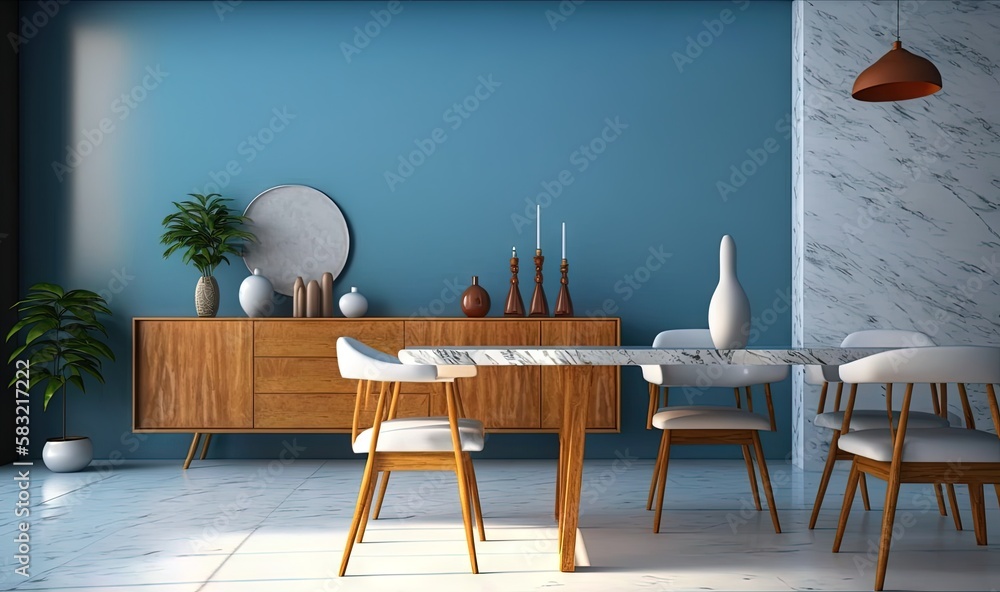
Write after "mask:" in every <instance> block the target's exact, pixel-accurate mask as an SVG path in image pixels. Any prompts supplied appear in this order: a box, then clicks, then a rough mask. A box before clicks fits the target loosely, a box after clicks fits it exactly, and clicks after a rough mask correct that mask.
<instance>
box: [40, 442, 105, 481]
mask: <svg viewBox="0 0 1000 592" xmlns="http://www.w3.org/2000/svg"><path fill="white" fill-rule="evenodd" d="M42 460H43V461H45V466H46V467H47V468H48V469H49V470H50V471H52V472H53V473H75V472H77V471H79V470H82V469H84V468H86V467H87V465H89V464H90V461H92V460H94V445H93V444H92V443H91V441H90V438H85V437H80V436H70V437H69V438H66V439H65V440H63V439H62V438H52V439H50V440H47V441H46V442H45V446H44V447H43V448H42Z"/></svg>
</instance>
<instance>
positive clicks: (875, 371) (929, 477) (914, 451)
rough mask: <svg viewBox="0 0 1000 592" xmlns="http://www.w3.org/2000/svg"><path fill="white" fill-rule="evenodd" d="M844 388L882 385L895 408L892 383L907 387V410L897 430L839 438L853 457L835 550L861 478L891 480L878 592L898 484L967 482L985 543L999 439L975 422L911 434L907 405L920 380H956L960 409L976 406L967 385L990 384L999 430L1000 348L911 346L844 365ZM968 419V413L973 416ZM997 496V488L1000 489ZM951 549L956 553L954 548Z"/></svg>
mask: <svg viewBox="0 0 1000 592" xmlns="http://www.w3.org/2000/svg"><path fill="white" fill-rule="evenodd" d="M840 378H841V380H843V381H844V382H846V383H850V384H852V385H857V384H885V385H886V399H887V401H886V404H887V409H891V408H892V407H891V405H892V385H893V383H906V392H905V394H904V395H903V405H902V408H901V409H900V412H899V421H898V424H897V426H896V427H892V426H891V425H890V426H887V427H883V428H877V429H870V430H859V431H855V432H850V433H848V434H844V435H842V436H841V437H840V442H839V446H840V449H841V450H844V451H846V452H849V453H851V454H852V455H854V461H853V462H852V463H851V473H850V475H849V477H848V483H847V489H846V491H845V493H844V506H843V508H842V509H841V512H840V522H839V524H838V525H837V535H836V538H835V539H834V543H833V552H834V553H837V552H839V551H840V545H841V542H842V540H843V537H844V528H845V527H846V525H847V519H848V516H849V515H850V511H851V504H852V503H853V501H854V491H855V489H857V485H858V480H859V479H860V476H861V475H862V474H868V475H871V476H873V477H878V478H879V479H884V480H886V481H887V482H888V488H887V490H886V495H885V506H884V509H883V510H882V512H883V514H882V534H881V539H880V544H879V554H878V562H877V564H876V572H875V590H882V587H883V584H884V583H885V571H886V566H887V564H888V561H889V547H890V543H891V541H892V529H893V521H894V518H895V514H896V500H897V499H898V497H899V486H900V484H901V483H948V484H950V485H954V484H966V485H968V487H969V498H970V500H971V503H972V514H973V524H974V525H975V533H976V543H977V544H979V545H985V544H986V504H985V496H984V493H983V485H984V484H990V483H992V484H996V483H1000V438H998V437H997V435H996V434H991V433H988V432H983V431H978V430H976V429H975V427H974V424H973V422H971V421H970V422H967V423H968V425H967V426H966V428H954V427H944V428H926V429H918V430H912V429H909V427H910V426H909V419H910V415H911V413H910V402H911V398H912V394H913V385H914V384H917V383H928V384H935V383H942V384H947V383H957V384H958V386H959V388H958V391H959V394H960V396H961V398H962V407H963V408H964V409H971V407H970V406H969V403H968V397H967V395H966V391H965V383H979V384H985V385H986V388H987V398H988V399H989V404H990V411H991V414H992V418H993V425H994V429H1000V407H998V406H997V399H996V392H995V391H994V387H993V385H994V384H997V383H1000V348H996V347H977V346H940V347H919V348H907V349H901V350H896V351H888V352H883V353H879V354H874V355H872V356H868V357H867V358H863V359H860V360H858V361H856V362H851V363H849V364H844V365H843V366H841V367H840ZM854 392H855V389H854V388H853V387H852V396H851V397H850V399H849V400H848V403H847V408H846V409H845V410H844V415H845V420H844V421H845V424H847V425H849V424H848V423H847V422H849V421H850V420H851V415H852V412H853V409H854V396H853V393H854ZM968 416H969V417H971V413H969V414H968ZM998 495H1000V490H998ZM950 550H952V551H953V550H954V549H950Z"/></svg>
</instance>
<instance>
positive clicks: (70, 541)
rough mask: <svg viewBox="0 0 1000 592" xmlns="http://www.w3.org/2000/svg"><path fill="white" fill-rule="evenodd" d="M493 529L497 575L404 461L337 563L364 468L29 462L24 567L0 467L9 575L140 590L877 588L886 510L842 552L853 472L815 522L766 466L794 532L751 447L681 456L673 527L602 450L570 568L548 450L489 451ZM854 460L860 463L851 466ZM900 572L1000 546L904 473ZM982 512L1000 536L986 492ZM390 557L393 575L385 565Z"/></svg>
mask: <svg viewBox="0 0 1000 592" xmlns="http://www.w3.org/2000/svg"><path fill="white" fill-rule="evenodd" d="M476 466H477V472H478V474H479V482H480V490H481V496H482V503H483V509H484V513H485V515H486V528H487V537H488V538H489V539H490V540H489V541H487V542H485V543H479V545H478V551H479V564H480V569H481V570H482V572H483V573H481V574H480V575H478V576H473V575H471V574H469V573H468V567H469V565H468V556H467V555H466V547H465V542H464V538H463V531H462V528H461V518H460V514H459V511H458V506H457V505H456V498H457V493H456V487H455V482H454V478H453V477H449V476H446V475H445V474H442V473H409V474H404V473H399V474H396V475H394V476H393V482H392V484H391V486H390V489H389V494H388V495H387V496H386V505H385V508H384V510H383V519H382V520H379V521H377V522H374V523H372V524H371V525H370V526H369V529H368V535H367V536H366V542H365V543H362V544H361V545H359V546H356V547H355V552H354V556H353V557H352V560H351V564H350V567H349V570H348V573H349V577H346V578H337V577H336V569H337V566H338V565H339V562H340V554H341V551H342V549H343V543H344V537H345V533H346V529H347V525H348V522H349V520H350V513H351V512H352V511H353V506H354V499H355V497H356V495H357V487H358V483H359V480H360V475H361V468H362V465H361V463H360V462H355V461H313V460H296V461H292V462H290V463H288V464H281V463H280V462H277V461H225V460H210V461H203V462H197V461H196V462H195V464H194V465H193V466H192V468H191V469H190V470H189V471H186V472H184V471H181V470H180V463H179V462H177V461H174V462H141V461H133V462H125V463H120V464H118V465H117V466H110V465H107V463H105V465H104V466H103V467H102V468H100V469H97V468H93V467H92V468H91V469H90V470H89V471H88V472H84V473H76V474H51V473H48V472H47V471H45V470H44V468H43V467H42V466H41V465H40V464H39V465H37V466H35V467H33V468H32V472H31V475H32V481H31V488H30V493H31V516H30V518H29V520H30V525H31V526H30V531H29V532H30V535H31V543H30V544H31V565H30V575H31V577H30V578H29V579H25V578H23V577H22V576H20V575H17V574H15V573H14V571H13V570H14V568H15V567H16V565H15V564H14V562H13V561H14V560H13V556H14V554H15V548H14V542H13V540H14V537H15V532H16V528H17V527H16V521H17V520H20V519H17V518H15V517H14V512H13V510H14V503H15V501H14V500H15V498H16V496H17V490H16V487H17V485H16V483H15V481H14V479H13V477H14V475H15V471H14V467H11V466H6V467H2V468H0V499H2V500H3V501H2V504H3V505H4V506H9V507H2V508H0V550H2V559H0V563H2V565H3V571H2V573H0V589H5V590H6V589H16V590H61V591H64V592H66V591H70V590H88V591H90V592H94V591H97V590H100V591H109V592H112V591H126V590H136V591H146V592H194V591H204V592H219V591H229V590H232V591H240V592H256V591H271V590H276V591H281V592H299V591H344V592H347V591H351V590H366V591H367V590H401V589H414V590H438V591H446V590H469V591H472V590H491V591H492V590H496V591H499V590H504V591H508V590H536V589H540V588H549V587H562V588H564V589H568V590H574V591H575V590H583V591H588V590H594V591H605V590H650V591H655V590H677V589H681V590H691V589H700V590H714V589H722V590H789V589H831V590H870V589H871V587H872V583H873V581H874V551H873V550H872V549H873V547H872V545H873V544H875V543H876V542H877V540H878V539H877V537H878V532H879V526H880V518H881V512H879V511H877V509H878V508H880V507H881V499H882V496H883V495H884V484H883V483H882V482H880V481H877V480H872V483H871V487H872V500H873V505H874V506H875V508H876V510H874V511H872V512H871V513H864V512H862V511H860V508H861V502H860V498H859V499H858V500H856V507H857V508H858V510H859V511H856V512H855V513H854V514H853V515H852V518H851V522H850V524H849V527H848V532H847V535H846V537H845V540H844V546H843V550H842V552H841V553H840V554H836V555H835V554H833V553H831V552H830V546H831V542H832V540H833V532H834V530H833V529H834V527H835V525H836V518H837V514H838V511H839V506H840V500H841V498H842V496H843V488H844V481H845V476H846V470H844V469H841V470H838V472H837V474H836V475H835V480H834V483H833V484H832V485H831V488H830V492H829V494H828V497H827V502H826V504H825V506H824V508H825V510H824V512H823V514H822V516H821V518H820V523H819V525H818V528H817V529H816V530H815V531H809V530H807V529H806V523H807V521H808V517H809V510H810V508H811V506H812V497H813V493H814V492H815V485H816V482H817V478H818V475H817V474H813V473H807V474H803V473H802V472H801V471H798V470H795V469H792V468H791V467H789V466H788V465H785V464H782V463H780V462H778V461H773V462H772V463H771V474H772V479H773V481H774V482H775V495H776V497H777V502H778V506H779V511H780V515H781V521H782V527H783V529H784V531H785V532H784V533H783V534H780V535H776V534H775V533H774V531H773V530H772V528H771V522H770V519H769V517H768V514H767V512H766V510H765V511H764V512H761V513H758V512H756V511H753V509H752V498H751V496H750V492H749V487H748V485H747V477H746V471H745V468H744V466H743V464H742V462H741V461H693V460H676V461H673V462H671V466H670V473H669V481H668V485H667V504H666V510H665V513H664V523H663V528H662V532H661V533H660V534H658V535H654V534H653V533H652V518H653V517H652V513H650V512H647V511H646V510H645V500H646V491H647V487H648V483H649V475H650V471H651V466H652V462H651V461H649V460H630V459H626V460H624V461H623V460H619V461H615V462H612V461H588V462H587V465H586V472H585V475H584V490H583V500H582V501H583V516H582V518H581V533H582V538H583V541H584V544H585V546H586V553H585V554H584V556H585V557H586V558H588V559H589V563H590V566H589V567H581V568H580V569H579V570H578V571H577V572H576V573H568V574H567V573H561V572H559V571H557V569H556V565H557V561H556V546H555V540H554V539H555V536H556V531H555V528H554V523H553V521H552V512H551V507H552V497H553V486H552V475H553V471H554V461H479V462H477V465H476ZM845 466H846V465H845ZM903 487H904V489H903V495H902V496H901V499H900V511H899V513H898V514H897V524H898V525H900V527H899V532H900V537H899V539H898V540H897V542H895V543H894V546H893V553H892V556H891V558H890V563H889V573H888V577H887V580H886V588H887V589H897V590H899V589H906V590H996V589H997V588H1000V544H997V543H994V544H992V545H990V546H988V547H977V546H976V544H975V539H974V537H973V534H972V531H971V516H970V514H969V511H968V508H969V504H968V496H967V494H966V493H965V491H964V490H961V491H960V504H961V507H962V508H963V518H964V521H965V524H966V526H967V527H968V528H969V530H966V531H964V532H956V531H955V529H954V527H953V525H952V521H951V518H950V517H948V518H945V517H941V516H939V515H938V512H937V506H936V503H935V501H934V497H933V493H932V490H931V488H930V487H929V486H922V485H904V486H903ZM987 501H988V507H989V510H988V512H987V514H988V515H987V521H988V523H989V526H990V528H991V529H992V530H993V539H992V540H994V541H998V542H1000V510H998V509H997V500H996V498H995V496H994V495H993V492H992V491H989V492H988V496H987ZM375 574H382V575H375Z"/></svg>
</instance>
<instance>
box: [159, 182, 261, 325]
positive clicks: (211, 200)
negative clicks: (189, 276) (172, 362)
mask: <svg viewBox="0 0 1000 592" xmlns="http://www.w3.org/2000/svg"><path fill="white" fill-rule="evenodd" d="M188 195H190V196H191V197H193V198H194V200H193V201H192V200H189V201H182V202H176V201H175V202H173V204H174V207H175V208H177V211H176V212H174V213H172V214H170V215H169V216H167V217H166V218H164V219H163V226H164V228H166V232H164V233H163V236H161V237H160V242H161V243H162V244H164V245H167V250H166V251H164V252H163V258H164V259H167V258H169V257H170V255H172V254H173V253H174V252H175V251H178V250H181V251H182V252H183V258H182V260H183V261H184V263H191V264H193V265H194V266H195V267H196V268H197V269H198V271H199V272H201V278H199V279H198V285H197V286H196V287H195V292H194V305H195V310H197V311H198V316H200V317H214V316H215V315H216V313H217V312H219V284H218V282H216V281H215V277H214V276H213V275H212V274H213V273H214V272H215V268H216V267H218V266H219V265H220V264H221V263H222V262H226V264H228V263H229V258H228V257H227V255H241V254H242V250H241V249H242V245H243V242H244V241H253V240H256V239H255V237H254V235H253V233H251V232H250V231H248V230H243V228H242V226H243V225H244V224H246V223H247V222H249V221H250V219H249V218H247V217H246V216H243V215H242V214H239V213H235V212H233V211H232V210H230V209H229V206H228V205H227V204H228V203H229V202H231V201H233V200H231V199H227V198H224V197H222V196H221V195H219V194H218V193H210V194H209V195H200V194H197V193H189V194H188Z"/></svg>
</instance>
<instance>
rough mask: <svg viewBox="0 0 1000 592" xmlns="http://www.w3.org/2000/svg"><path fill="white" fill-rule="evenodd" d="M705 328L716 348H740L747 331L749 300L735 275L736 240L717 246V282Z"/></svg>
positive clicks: (747, 334)
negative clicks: (706, 327)
mask: <svg viewBox="0 0 1000 592" xmlns="http://www.w3.org/2000/svg"><path fill="white" fill-rule="evenodd" d="M708 331H709V333H710V334H711V335H712V343H713V344H715V347H716V348H717V349H742V348H744V347H746V346H747V338H748V336H749V334H750V301H749V300H748V299H747V294H746V292H744V291H743V286H741V285H740V280H739V279H737V277H736V242H735V241H733V237H731V236H729V235H728V234H727V235H726V236H724V237H722V244H721V245H719V285H718V286H717V287H716V288H715V293H714V294H712V302H711V303H710V304H709V305H708Z"/></svg>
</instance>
